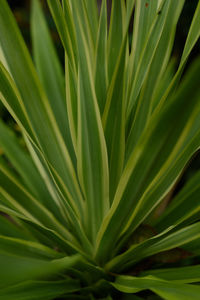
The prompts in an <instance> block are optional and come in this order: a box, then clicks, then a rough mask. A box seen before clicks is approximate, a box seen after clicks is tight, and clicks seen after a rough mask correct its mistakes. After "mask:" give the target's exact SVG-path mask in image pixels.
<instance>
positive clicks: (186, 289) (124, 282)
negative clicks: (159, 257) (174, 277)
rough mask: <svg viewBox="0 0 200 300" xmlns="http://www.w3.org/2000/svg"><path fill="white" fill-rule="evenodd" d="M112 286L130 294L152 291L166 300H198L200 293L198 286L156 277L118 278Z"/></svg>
mask: <svg viewBox="0 0 200 300" xmlns="http://www.w3.org/2000/svg"><path fill="white" fill-rule="evenodd" d="M112 285H113V286H114V287H115V288H116V289H117V290H119V291H121V292H123V293H130V294H132V293H137V292H140V291H143V290H151V291H152V292H154V293H156V294H157V295H159V296H160V297H162V299H165V300H169V299H170V300H180V299H182V300H188V299H194V300H198V299H199V293H200V287H199V286H197V285H189V284H180V283H174V282H171V281H165V280H162V279H160V278H157V277H154V276H146V277H142V278H138V277H134V276H118V277H117V278H116V281H115V282H114V283H113V284H112ZM133 299H134V298H133Z"/></svg>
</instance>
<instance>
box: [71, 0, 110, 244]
mask: <svg viewBox="0 0 200 300" xmlns="http://www.w3.org/2000/svg"><path fill="white" fill-rule="evenodd" d="M74 5H75V4H74ZM76 13H77V14H78V13H79V10H78V11H77V12H76ZM80 21H81V17H80V16H79V14H78V15H77V17H76V19H75V25H76V33H77V43H78V50H79V74H78V141H77V151H78V152H77V169H78V175H79V180H80V184H81V187H82V190H83V193H84V196H85V200H86V205H87V211H86V214H87V215H86V222H87V231H88V233H89V235H90V238H91V239H93V240H94V237H95V235H96V232H97V231H98V229H99V226H100V224H101V222H102V219H103V217H104V216H105V214H106V212H107V211H108V207H109V189H108V188H109V178H108V162H107V150H106V143H105V139H104V134H103V128H102V123H101V117H100V111H99V108H98V104H97V98H96V94H95V87H94V81H93V78H92V66H91V60H90V57H89V55H90V52H89V50H88V45H87V39H86V37H85V33H84V30H83V28H82V25H81V23H80Z"/></svg>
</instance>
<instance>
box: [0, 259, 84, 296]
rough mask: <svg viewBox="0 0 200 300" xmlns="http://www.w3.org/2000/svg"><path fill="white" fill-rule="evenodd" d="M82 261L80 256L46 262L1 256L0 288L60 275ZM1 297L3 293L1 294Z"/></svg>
mask: <svg viewBox="0 0 200 300" xmlns="http://www.w3.org/2000/svg"><path fill="white" fill-rule="evenodd" d="M79 261H80V256H78V255H74V256H71V257H70V256H69V257H64V258H60V259H55V260H52V261H45V260H42V259H40V260H39V259H32V258H24V257H18V256H9V255H2V254H0V265H1V273H0V287H1V290H2V288H3V287H5V288H6V287H8V286H9V285H11V284H15V283H21V282H22V281H26V280H34V279H42V278H45V277H46V278H47V277H49V278H50V277H51V276H53V275H56V274H57V275H58V274H59V273H60V272H63V271H65V270H67V269H69V268H71V267H72V266H74V265H75V264H77V263H78V262H79ZM0 295H1V292H0Z"/></svg>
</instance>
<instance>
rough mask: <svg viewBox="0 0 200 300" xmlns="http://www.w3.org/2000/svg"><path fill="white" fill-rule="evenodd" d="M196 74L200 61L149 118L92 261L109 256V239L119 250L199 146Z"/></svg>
mask: <svg viewBox="0 0 200 300" xmlns="http://www.w3.org/2000/svg"><path fill="white" fill-rule="evenodd" d="M199 74H200V61H198V62H196V63H195V64H194V66H193V68H192V69H191V71H190V72H189V75H188V76H187V78H186V79H185V81H184V82H183V84H182V86H181V87H180V89H179V91H178V92H177V93H176V95H175V96H174V97H172V98H171V99H170V101H169V102H168V105H167V106H165V107H164V109H163V110H162V113H161V112H159V114H155V115H154V116H153V117H152V118H151V120H150V122H149V125H148V127H147V128H146V130H145V131H144V133H143V135H142V136H141V138H140V140H139V142H138V144H137V146H136V147H135V150H134V151H133V152H132V154H131V157H130V159H129V161H128V162H127V164H126V167H125V169H124V172H123V174H122V177H121V180H120V182H119V185H118V188H117V191H116V195H115V199H114V202H113V205H112V207H111V210H110V211H109V214H108V215H107V216H106V218H105V220H104V222H103V224H102V227H101V229H100V231H99V236H98V250H97V256H98V255H99V256H101V257H104V259H106V257H108V256H109V254H110V250H111V248H113V241H111V240H110V238H109V237H110V236H116V237H117V236H118V239H116V243H115V247H116V244H117V241H119V240H120V245H121V246H122V247H123V243H125V242H126V238H127V236H130V235H131V233H132V232H133V231H134V229H136V228H137V227H138V226H139V224H141V222H142V221H143V220H144V219H145V217H147V216H148V214H149V213H150V212H151V211H152V210H153V208H154V207H155V206H156V205H157V204H158V203H159V202H160V201H161V200H162V198H163V197H164V196H165V195H166V193H167V192H168V191H169V189H170V188H171V186H172V185H173V183H174V182H175V180H176V179H177V177H178V176H179V174H180V172H181V170H182V169H183V167H184V165H185V164H186V162H187V161H188V159H189V158H190V156H191V155H192V154H193V153H194V152H195V150H196V149H197V148H198V147H199V136H200V132H199V126H200V125H199V120H200V119H199V113H200V111H199V110H200V105H199V101H198V98H199V92H200V91H199V83H198V79H197V78H198V76H199ZM188 98H190V99H191V101H188ZM180 107H181V108H182V109H181V114H180ZM177 117H179V122H177ZM175 124H176V126H175ZM133 187H134V189H133ZM120 232H121V234H120ZM126 233H127V236H126V237H125V240H123V238H124V236H123V235H124V234H126ZM122 236H123V238H122Z"/></svg>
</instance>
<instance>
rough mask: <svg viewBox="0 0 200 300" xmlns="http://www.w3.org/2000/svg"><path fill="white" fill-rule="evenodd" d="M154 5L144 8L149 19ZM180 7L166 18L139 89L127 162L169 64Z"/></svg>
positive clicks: (144, 125) (146, 120) (154, 10)
mask: <svg viewBox="0 0 200 300" xmlns="http://www.w3.org/2000/svg"><path fill="white" fill-rule="evenodd" d="M139 3H140V5H142V6H143V10H144V7H145V5H144V3H143V2H139ZM147 3H148V2H147ZM152 3H153V4H152ZM155 3H156V1H155V2H151V1H150V3H149V6H148V7H145V9H146V10H148V9H149V10H150V13H149V14H150V16H151V19H154V18H155V13H156V9H157V7H153V8H152V11H153V12H151V7H152V6H153V5H154V6H155ZM182 6H183V4H181V5H176V7H175V8H173V9H172V11H171V13H170V14H169V16H168V17H167V18H166V21H165V25H164V28H163V30H162V33H161V36H160V38H159V41H158V44H157V46H156V51H155V53H154V56H153V59H152V62H151V64H150V67H149V71H148V73H147V75H146V79H145V81H144V83H143V86H142V88H141V93H140V95H139V98H138V100H137V104H136V108H135V114H134V117H133V121H132V125H131V129H130V132H129V136H128V139H127V150H126V160H128V158H129V157H130V155H131V152H132V151H133V149H134V146H135V145H136V144H137V141H138V139H139V138H140V136H141V134H142V132H143V130H144V129H145V127H146V126H147V123H148V121H149V119H150V116H151V113H152V102H153V101H154V94H153V93H154V90H155V86H156V84H158V85H159V84H160V82H161V81H162V76H163V75H164V73H165V71H166V66H167V64H168V62H169V58H170V55H171V51H172V47H173V43H174V38H175V31H176V26H177V22H178V19H179V17H180V14H181V11H182ZM150 16H149V18H150ZM141 19H142V17H141V16H139V20H140V21H141ZM143 22H145V25H146V26H147V28H149V24H148V17H147V16H146V15H144V21H143ZM150 23H152V20H151V21H150ZM139 26H140V25H139ZM144 27H145V26H144ZM142 28H143V27H142ZM146 30H147V29H146ZM140 31H141V30H140ZM147 32H148V31H147ZM138 34H139V37H141V36H143V35H144V36H145V34H143V35H142V32H139V33H138ZM144 41H145V39H144ZM144 41H143V43H142V46H144ZM136 49H138V48H136ZM132 51H133V50H132ZM138 51H139V50H138ZM138 55H140V56H141V49H140V51H139V53H138ZM130 59H131V58H130ZM135 59H136V58H135ZM135 64H136V66H137V65H138V59H136V62H135Z"/></svg>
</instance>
